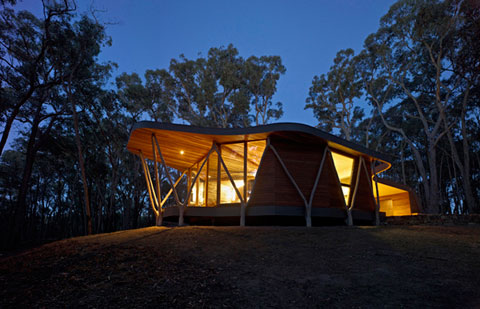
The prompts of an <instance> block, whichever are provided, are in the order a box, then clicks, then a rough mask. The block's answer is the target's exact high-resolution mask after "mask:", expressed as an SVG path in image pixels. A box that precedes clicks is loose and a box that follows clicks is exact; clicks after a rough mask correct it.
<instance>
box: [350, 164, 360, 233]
mask: <svg viewBox="0 0 480 309" xmlns="http://www.w3.org/2000/svg"><path fill="white" fill-rule="evenodd" d="M362 163H363V157H360V159H359V161H358V169H357V177H356V180H355V188H354V190H353V196H352V204H351V205H350V207H348V210H347V215H348V218H347V224H348V225H349V226H351V225H353V218H352V209H353V206H354V205H355V198H356V196H357V190H358V182H359V180H360V173H361V170H362Z"/></svg>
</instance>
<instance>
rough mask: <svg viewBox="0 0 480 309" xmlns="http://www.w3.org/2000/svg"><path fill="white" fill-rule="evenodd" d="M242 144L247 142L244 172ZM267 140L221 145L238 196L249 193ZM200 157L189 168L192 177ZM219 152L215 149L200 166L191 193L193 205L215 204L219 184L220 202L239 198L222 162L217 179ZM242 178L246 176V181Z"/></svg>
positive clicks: (232, 202) (221, 151)
mask: <svg viewBox="0 0 480 309" xmlns="http://www.w3.org/2000/svg"><path fill="white" fill-rule="evenodd" d="M245 145H246V146H247V158H246V160H247V173H246V175H245ZM265 146H266V142H265V140H262V141H254V142H240V143H232V144H222V145H220V147H219V148H220V153H221V156H222V159H223V161H224V163H225V165H226V166H227V169H228V171H229V173H230V175H231V176H232V179H233V181H234V182H235V186H236V187H237V189H238V190H239V191H240V194H241V196H242V197H243V198H244V196H245V194H246V195H247V198H246V200H248V198H249V197H250V194H251V191H252V188H253V182H254V180H255V176H256V174H257V170H258V166H259V164H260V160H261V158H262V155H263V151H264V150H265ZM202 162H203V160H202V161H200V162H198V163H197V164H196V165H195V166H194V167H192V168H191V171H190V174H191V177H192V181H193V178H195V175H196V174H197V173H198V169H199V167H200V165H201V164H202ZM218 166H219V165H218V155H217V154H216V153H215V152H214V153H212V154H211V155H210V157H209V159H208V162H207V164H205V166H204V167H203V169H202V171H201V172H200V176H199V177H198V180H197V182H196V183H195V185H194V187H193V190H192V194H191V197H190V205H192V206H210V207H211V206H217V204H218V203H217V189H218V186H220V204H234V203H240V198H239V197H238V195H237V192H236V190H235V188H234V186H233V185H232V182H231V181H230V178H229V177H228V175H227V173H226V171H225V169H224V168H223V166H220V179H218ZM245 179H246V180H247V181H246V183H245Z"/></svg>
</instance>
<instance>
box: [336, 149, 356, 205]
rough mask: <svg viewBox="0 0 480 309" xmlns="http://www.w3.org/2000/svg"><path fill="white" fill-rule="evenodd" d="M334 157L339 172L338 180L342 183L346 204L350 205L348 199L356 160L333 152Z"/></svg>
mask: <svg viewBox="0 0 480 309" xmlns="http://www.w3.org/2000/svg"><path fill="white" fill-rule="evenodd" d="M332 157H333V163H334V165H335V169H336V170H337V175H338V178H339V179H340V183H341V184H342V191H343V196H344V197H345V203H347V204H348V199H349V196H350V191H351V190H350V185H351V183H352V172H353V163H354V159H353V158H351V157H347V156H344V155H341V154H339V153H336V152H332Z"/></svg>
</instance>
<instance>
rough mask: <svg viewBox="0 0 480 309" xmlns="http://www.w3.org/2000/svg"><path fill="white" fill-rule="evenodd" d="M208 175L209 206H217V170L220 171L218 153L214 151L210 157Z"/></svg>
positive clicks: (207, 198) (207, 197)
mask: <svg viewBox="0 0 480 309" xmlns="http://www.w3.org/2000/svg"><path fill="white" fill-rule="evenodd" d="M207 167H208V176H207V194H206V195H207V196H206V200H207V206H210V207H212V206H217V179H218V175H217V171H218V155H217V153H216V152H212V154H211V155H210V157H209V158H208V163H207Z"/></svg>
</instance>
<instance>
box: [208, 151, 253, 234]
mask: <svg viewBox="0 0 480 309" xmlns="http://www.w3.org/2000/svg"><path fill="white" fill-rule="evenodd" d="M213 147H214V148H215V151H216V152H217V155H218V160H220V162H221V163H222V166H223V169H224V170H225V173H227V176H228V179H230V182H231V183H232V186H233V188H234V189H235V193H237V196H238V198H239V199H240V226H245V207H246V203H245V200H244V199H243V197H242V194H241V193H240V190H238V188H237V185H236V184H235V181H234V180H233V178H232V175H231V174H230V171H229V170H228V168H227V165H226V164H225V162H224V161H223V158H222V155H221V154H220V151H219V150H218V147H217V145H216V144H214V146H213ZM217 190H220V188H217Z"/></svg>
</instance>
